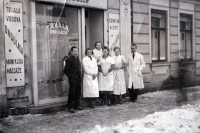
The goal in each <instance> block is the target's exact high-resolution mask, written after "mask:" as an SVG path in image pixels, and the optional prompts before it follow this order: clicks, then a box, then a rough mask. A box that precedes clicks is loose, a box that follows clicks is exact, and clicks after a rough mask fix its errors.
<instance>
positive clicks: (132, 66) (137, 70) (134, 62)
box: [127, 52, 145, 89]
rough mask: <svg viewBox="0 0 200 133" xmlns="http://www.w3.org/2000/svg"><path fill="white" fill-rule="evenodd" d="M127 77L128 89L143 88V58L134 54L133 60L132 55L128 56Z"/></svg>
mask: <svg viewBox="0 0 200 133" xmlns="http://www.w3.org/2000/svg"><path fill="white" fill-rule="evenodd" d="M127 62H128V64H129V65H128V69H127V70H128V75H129V78H128V79H129V81H128V88H130V89H131V88H132V85H133V88H134V89H141V88H144V83H143V76H142V73H141V71H142V69H143V68H144V67H145V62H144V57H143V56H142V55H141V54H140V53H137V52H135V57H134V59H133V55H132V54H130V55H129V56H128V60H127Z"/></svg>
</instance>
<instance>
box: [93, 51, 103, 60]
mask: <svg viewBox="0 0 200 133" xmlns="http://www.w3.org/2000/svg"><path fill="white" fill-rule="evenodd" d="M102 55H103V52H102V49H100V50H97V49H96V48H95V49H93V57H94V58H95V59H96V60H97V61H99V60H100V58H101V56H102Z"/></svg>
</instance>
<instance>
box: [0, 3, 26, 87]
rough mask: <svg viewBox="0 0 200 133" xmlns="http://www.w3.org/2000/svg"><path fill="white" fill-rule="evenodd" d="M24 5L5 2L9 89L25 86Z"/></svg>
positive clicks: (7, 79) (6, 62)
mask: <svg viewBox="0 0 200 133" xmlns="http://www.w3.org/2000/svg"><path fill="white" fill-rule="evenodd" d="M22 13H23V11H22V3H20V2H4V24H5V26H4V29H5V56H6V60H5V64H6V84H7V87H15V86H24V85H25V81H24V50H23V19H22Z"/></svg>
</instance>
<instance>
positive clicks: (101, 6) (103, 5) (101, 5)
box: [35, 0, 108, 10]
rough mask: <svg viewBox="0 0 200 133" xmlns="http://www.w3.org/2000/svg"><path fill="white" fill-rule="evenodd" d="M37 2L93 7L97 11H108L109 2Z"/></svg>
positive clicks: (88, 0)
mask: <svg viewBox="0 0 200 133" xmlns="http://www.w3.org/2000/svg"><path fill="white" fill-rule="evenodd" d="M35 1H44V2H52V3H63V4H67V5H74V6H83V7H93V8H97V9H104V10H106V9H108V0H101V2H98V4H97V0H56V1H55V0H35Z"/></svg>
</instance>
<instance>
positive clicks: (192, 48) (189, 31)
mask: <svg viewBox="0 0 200 133" xmlns="http://www.w3.org/2000/svg"><path fill="white" fill-rule="evenodd" d="M181 15H184V16H188V17H191V19H192V20H191V21H192V23H191V30H186V29H184V30H182V29H181V21H180V20H181V19H180V18H181ZM178 23H179V29H178V30H179V31H178V32H179V51H180V52H179V60H180V61H185V60H188V61H192V60H194V59H193V58H194V56H193V53H194V46H193V43H194V41H195V40H194V39H193V36H194V15H193V14H189V13H182V12H179V22H178ZM182 32H184V33H185V38H186V33H191V58H190V59H187V47H186V46H187V44H186V42H187V41H186V39H185V50H184V52H185V53H184V54H185V57H183V58H182V56H181V53H182V52H181V51H182V47H181V41H180V37H181V36H182V35H181V34H182Z"/></svg>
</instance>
